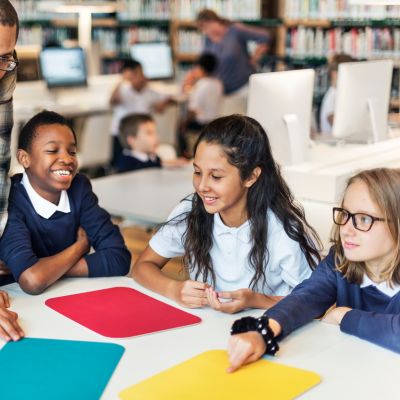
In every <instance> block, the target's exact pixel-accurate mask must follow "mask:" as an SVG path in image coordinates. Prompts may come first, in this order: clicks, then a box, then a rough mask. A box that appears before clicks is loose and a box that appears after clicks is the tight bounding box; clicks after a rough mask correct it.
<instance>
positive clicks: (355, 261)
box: [228, 168, 400, 371]
mask: <svg viewBox="0 0 400 400" xmlns="http://www.w3.org/2000/svg"><path fill="white" fill-rule="evenodd" d="M399 193H400V170H399V169H392V170H391V169H387V168H382V169H372V170H368V171H362V172H360V173H358V174H357V175H355V176H354V177H353V178H351V179H350V180H349V182H348V184H347V188H346V191H345V194H344V198H343V201H342V204H341V206H340V207H335V208H334V209H333V222H334V223H335V226H334V229H333V242H334V245H333V247H332V248H331V251H330V252H329V254H328V256H327V257H326V258H325V259H324V260H322V262H321V263H320V264H319V265H318V267H317V268H316V270H315V271H314V272H313V273H312V275H311V277H310V279H307V280H305V281H304V282H303V283H301V284H300V285H298V286H297V287H296V288H295V289H294V290H293V291H292V293H291V294H290V295H289V296H287V297H286V298H285V299H283V300H282V301H281V302H279V303H278V304H277V305H275V306H274V307H272V308H270V309H269V310H268V311H266V313H265V314H264V316H263V317H262V318H261V319H256V318H253V317H246V318H243V319H241V320H238V321H236V322H235V323H234V325H233V327H232V329H233V332H232V333H233V334H234V335H233V336H232V337H231V339H230V342H229V347H228V352H229V358H230V363H231V366H230V368H229V371H234V370H236V369H237V368H239V367H240V366H241V365H243V364H247V363H250V362H253V361H256V360H257V359H258V358H260V357H261V356H262V355H263V354H274V353H275V352H276V350H277V349H278V347H277V343H276V340H280V339H283V338H284V337H285V336H287V335H289V334H290V333H291V332H292V331H294V330H295V329H297V328H300V327H301V326H303V325H305V324H307V323H308V322H309V321H311V320H312V319H314V318H318V317H320V316H321V315H323V314H324V313H325V312H326V311H327V310H330V308H331V307H332V306H333V305H334V306H335V307H334V308H332V309H331V310H330V311H328V313H327V314H325V316H324V317H323V319H322V320H323V321H324V322H327V323H330V324H335V325H339V326H340V330H341V331H342V332H346V333H348V334H350V335H355V336H357V337H359V338H361V339H364V340H368V341H369V342H372V343H375V344H377V345H379V346H383V347H386V348H388V349H390V350H393V351H396V352H398V353H400V249H399V240H400V223H399V215H400V197H399ZM268 327H269V329H268ZM240 332H243V333H240Z"/></svg>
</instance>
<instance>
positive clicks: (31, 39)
mask: <svg viewBox="0 0 400 400" xmlns="http://www.w3.org/2000/svg"><path fill="white" fill-rule="evenodd" d="M76 38H77V32H76V29H75V30H74V29H71V28H57V29H54V28H51V27H42V26H38V25H35V26H32V27H29V28H28V27H21V29H20V31H19V36H18V45H36V46H45V45H46V44H48V43H52V44H54V43H58V44H60V45H61V44H62V43H63V42H64V41H65V40H69V39H76Z"/></svg>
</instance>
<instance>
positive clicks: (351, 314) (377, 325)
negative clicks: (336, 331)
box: [331, 307, 400, 353]
mask: <svg viewBox="0 0 400 400" xmlns="http://www.w3.org/2000/svg"><path fill="white" fill-rule="evenodd" d="M343 308H344V307H338V308H337V309H336V313H337V314H339V319H338V324H339V325H340V330H341V331H342V332H345V333H348V334H350V335H354V336H357V337H359V338H361V339H364V340H368V341H369V342H371V343H375V344H377V345H379V346H382V347H386V348H387V349H390V350H393V351H395V352H397V353H400V314H399V313H397V314H382V313H377V312H373V311H363V310H355V309H345V310H343V311H342V310H341V309H343ZM337 310H338V311H337ZM331 312H335V309H334V310H333V311H331Z"/></svg>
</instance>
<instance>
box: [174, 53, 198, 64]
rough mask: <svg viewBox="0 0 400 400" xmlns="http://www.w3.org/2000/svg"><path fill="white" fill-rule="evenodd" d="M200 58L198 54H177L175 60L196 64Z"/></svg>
mask: <svg viewBox="0 0 400 400" xmlns="http://www.w3.org/2000/svg"><path fill="white" fill-rule="evenodd" d="M198 58H199V54H198V53H177V54H175V60H176V61H178V62H189V63H194V62H196V61H197V59H198Z"/></svg>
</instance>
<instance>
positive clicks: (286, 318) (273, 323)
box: [228, 252, 337, 372]
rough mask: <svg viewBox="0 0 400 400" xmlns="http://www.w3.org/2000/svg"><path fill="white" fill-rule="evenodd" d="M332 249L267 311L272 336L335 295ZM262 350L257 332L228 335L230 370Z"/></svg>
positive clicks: (289, 328)
mask: <svg viewBox="0 0 400 400" xmlns="http://www.w3.org/2000/svg"><path fill="white" fill-rule="evenodd" d="M333 262H334V260H333V253H332V252H331V253H330V254H329V255H328V257H327V258H325V259H324V260H323V261H321V263H320V264H319V265H318V267H317V269H316V270H315V271H314V272H313V273H312V275H311V277H310V278H309V279H307V280H305V281H304V282H302V283H301V284H300V285H298V286H296V288H295V289H294V290H293V291H292V293H291V294H289V295H288V296H286V297H285V298H284V299H282V300H281V301H280V302H279V303H277V304H276V305H275V306H273V307H272V308H270V309H269V310H267V311H266V313H265V314H266V315H267V316H268V318H269V326H270V328H271V329H272V331H273V333H274V337H276V338H278V339H281V338H283V337H284V336H286V335H288V334H289V333H290V332H292V331H293V330H295V329H297V328H299V327H301V326H303V325H305V324H306V323H308V322H310V321H311V320H312V319H314V318H318V317H320V316H321V315H322V314H323V313H324V312H325V311H326V310H327V309H328V308H329V307H330V306H331V305H332V304H334V303H335V301H336V297H337V283H336V275H335V272H334V265H333ZM264 353H265V343H264V341H263V339H262V337H261V335H260V334H259V333H258V332H246V333H241V334H237V335H234V336H232V337H231V338H230V341H229V345H228V354H229V360H230V367H229V369H228V371H229V372H233V371H235V370H236V369H238V368H240V367H241V366H242V365H244V364H247V363H250V362H253V361H256V360H258V358H260V357H261V356H262V355H263V354H264Z"/></svg>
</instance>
